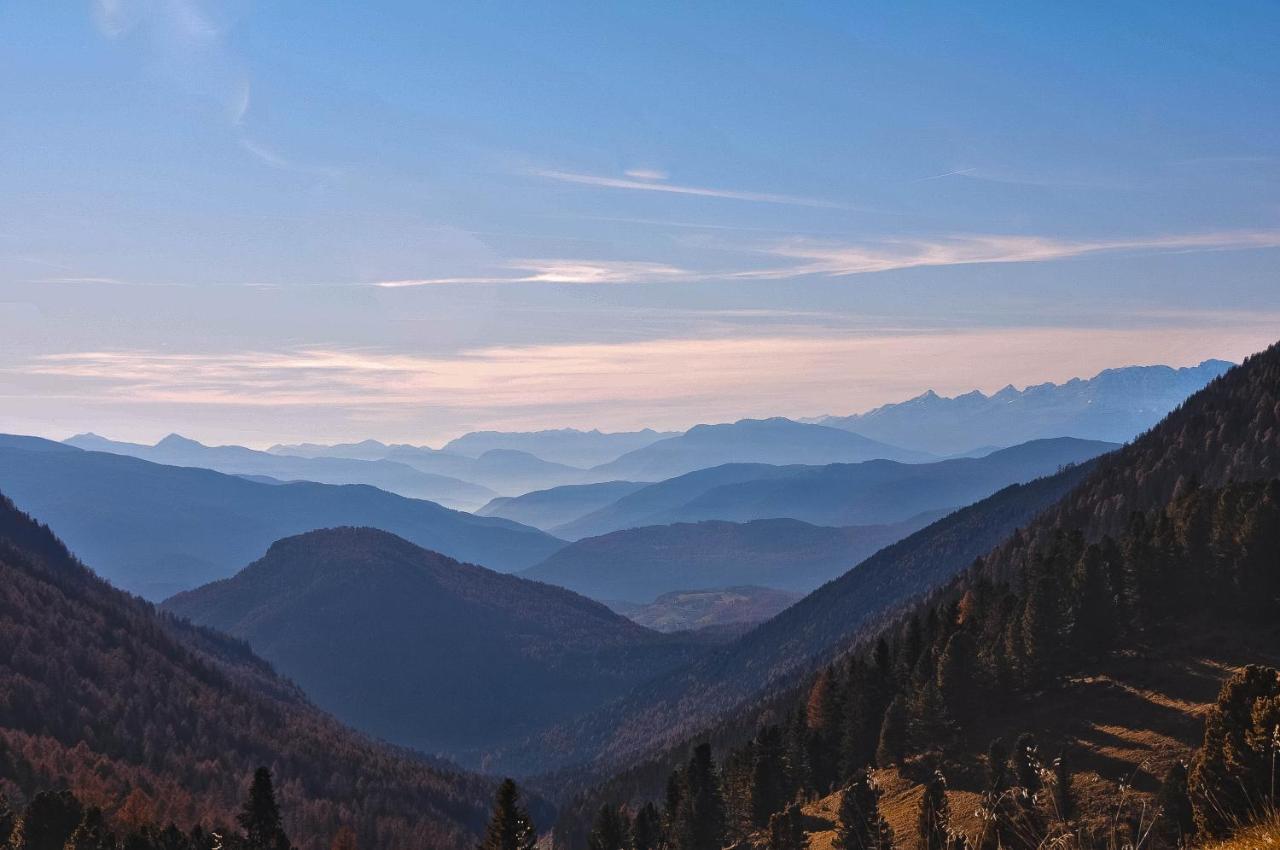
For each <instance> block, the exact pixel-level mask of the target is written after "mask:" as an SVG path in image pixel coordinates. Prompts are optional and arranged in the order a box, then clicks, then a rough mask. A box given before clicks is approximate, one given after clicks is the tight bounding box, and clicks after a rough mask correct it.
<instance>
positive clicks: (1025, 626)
mask: <svg viewBox="0 0 1280 850" xmlns="http://www.w3.org/2000/svg"><path fill="white" fill-rule="evenodd" d="M1029 581H1030V585H1031V586H1030V590H1029V592H1028V594H1027V600H1026V605H1025V606H1024V608H1023V611H1022V652H1023V656H1022V659H1021V661H1022V670H1023V676H1024V678H1025V680H1026V682H1027V683H1028V684H1030V685H1035V684H1039V683H1040V682H1042V681H1043V679H1044V677H1045V676H1046V675H1047V674H1048V673H1049V672H1050V671H1052V670H1053V669H1054V666H1055V662H1056V660H1057V656H1058V650H1059V648H1060V647H1061V646H1062V643H1063V641H1062V633H1061V629H1062V613H1061V612H1062V595H1061V590H1060V588H1059V586H1058V581H1057V576H1056V575H1055V574H1054V565H1053V562H1052V560H1051V559H1050V558H1049V557H1046V558H1042V559H1041V560H1040V562H1039V563H1038V564H1037V567H1036V569H1035V570H1034V572H1033V574H1032V576H1031V578H1030V579H1029Z"/></svg>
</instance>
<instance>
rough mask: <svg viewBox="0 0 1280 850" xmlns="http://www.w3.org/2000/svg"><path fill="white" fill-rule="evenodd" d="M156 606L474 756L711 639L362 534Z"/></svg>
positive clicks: (341, 534) (418, 736)
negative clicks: (670, 631) (652, 626)
mask: <svg viewBox="0 0 1280 850" xmlns="http://www.w3.org/2000/svg"><path fill="white" fill-rule="evenodd" d="M164 607H165V608H166V609H167V610H169V611H171V612H172V613H174V614H177V615H179V616H182V617H187V618H189V619H191V620H192V621H193V622H195V623H199V624H201V625H206V626H212V627H214V628H217V629H220V630H222V631H225V632H227V633H229V634H232V635H234V636H236V637H239V638H243V639H244V640H246V641H247V642H248V643H249V645H250V646H252V647H253V648H254V650H255V651H257V652H259V653H261V654H262V656H263V657H264V658H266V659H268V660H269V661H271V662H272V663H273V664H275V665H276V666H277V667H278V668H279V669H280V670H281V671H282V672H284V673H285V674H287V675H288V676H290V677H291V678H292V679H294V680H296V681H297V682H298V683H299V684H300V685H301V686H302V687H303V689H304V690H306V692H307V693H308V694H309V695H310V696H311V697H312V698H313V699H314V700H315V701H316V702H317V703H318V704H319V705H320V706H321V707H323V708H325V709H327V710H329V711H332V712H333V713H334V714H335V715H336V716H337V717H339V718H340V719H342V720H345V721H347V722H349V723H351V724H353V725H355V726H356V727H358V728H361V729H364V730H366V731H368V732H371V733H373V734H376V735H378V736H380V737H383V738H386V739H388V740H391V741H395V742H396V743H400V744H404V745H408V746H413V747H415V748H417V749H421V750H424V751H426V752H447V753H449V754H451V755H454V756H457V757H461V758H469V759H470V760H472V761H475V759H476V757H477V754H478V753H480V752H483V751H484V750H485V749H487V748H489V747H492V746H497V745H502V744H505V743H509V742H510V741H512V740H515V739H519V738H521V737H523V736H525V735H529V734H531V733H534V732H537V731H539V730H541V729H544V728H546V727H547V726H549V725H551V724H553V723H557V722H562V721H564V720H566V719H568V718H570V717H572V716H574V715H576V714H578V713H580V712H582V711H584V710H590V709H591V708H593V707H596V706H599V705H603V704H604V703H606V702H608V701H609V700H611V699H613V698H616V697H617V696H619V695H620V694H621V693H623V692H625V691H626V690H627V689H629V688H630V687H632V686H634V685H636V684H638V683H640V682H641V681H644V680H645V679H647V678H651V677H653V676H654V675H657V674H658V673H660V672H663V671H665V670H668V669H670V668H672V667H673V666H676V665H679V664H681V663H685V662H687V661H689V660H690V659H691V658H692V657H693V656H694V655H696V654H699V653H700V652H701V651H702V649H703V646H704V643H705V642H704V641H702V640H700V639H697V638H695V637H691V636H666V635H661V634H658V633H656V632H653V631H650V630H648V629H644V628H642V627H640V626H638V625H636V624H635V623H633V622H631V621H630V620H627V619H626V618H624V617H622V616H620V615H618V614H615V613H614V612H612V611H610V610H609V609H608V608H606V607H605V606H604V605H601V604H599V603H597V602H593V601H591V600H589V599H586V598H585V597H582V596H579V595H577V594H576V593H571V592H569V591H567V590H563V589H561V588H558V587H553V586H551V585H547V584H540V583H537V582H531V581H526V580H524V579H521V578H516V577H515V576H510V575H503V574H501V573H495V572H493V571H491V570H486V569H484V568H483V567H477V566H473V565H471V564H462V563H458V562H457V561H454V560H452V559H450V558H446V557H444V556H443V555H439V554H437V553H435V552H429V551H427V550H425V549H421V548H419V547H417V546H414V545H413V544H411V543H409V542H408V541H406V540H403V539H401V538H399V537H396V536H395V535H392V534H388V533H386V532H383V531H377V530H375V529H369V528H339V529H329V530H324V531H314V532H310V533H308V534H303V535H299V536H297V537H291V538H287V539H285V540H281V541H279V542H277V543H275V544H274V545H272V547H271V548H270V549H269V550H268V551H267V553H266V555H264V556H263V557H262V558H261V559H259V560H258V561H255V562H254V563H252V564H250V565H249V566H248V567H246V568H245V569H244V570H242V571H241V572H240V573H238V574H237V575H235V576H234V577H232V578H229V579H225V580H223V581H219V582H215V583H213V584H210V585H207V586H205V587H202V588H198V589H196V590H193V591H188V592H186V593H182V594H179V595H178V596H175V597H173V598H172V599H170V600H168V601H167V602H166V603H165V606H164Z"/></svg>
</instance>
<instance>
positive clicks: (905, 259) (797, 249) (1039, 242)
mask: <svg viewBox="0 0 1280 850" xmlns="http://www.w3.org/2000/svg"><path fill="white" fill-rule="evenodd" d="M725 247H726V248H731V249H735V250H738V251H739V252H741V253H743V254H747V255H751V256H754V257H757V258H768V259H766V260H765V264H764V265H758V266H755V267H751V268H742V267H727V268H719V269H709V270H694V269H687V268H682V267H680V266H675V265H671V264H668V263H661V262H641V261H615V260H577V259H538V260H514V261H512V262H510V263H508V264H507V265H506V266H504V267H503V271H502V272H501V273H495V274H487V275H476V276H450V277H423V278H412V279H405V280H388V281H381V282H378V283H376V284H374V285H375V286H379V287H383V288H388V289H399V288H406V287H415V286H433V285H449V284H500V283H501V284H505V283H573V284H584V285H591V284H638V283H674V282H696V281H707V280H789V279H801V278H809V277H851V276H854V275H862V274H873V273H876V272H887V271H895V270H900V269H912V268H923V267H947V266H963V265H978V264H983V263H1042V262H1053V261H1058V260H1068V259H1073V258H1076V257H1084V256H1090V255H1095V254H1107V253H1124V252H1153V253H1184V252H1198V251H1234V250H1248V249H1256V248H1276V247H1280V230H1245V231H1219V232H1212V233H1186V234H1173V235H1166V236H1151V237H1138V238H1122V239H1093V240H1087V239H1086V240H1069V239H1060V238H1056V237H1051V236H1034V235H1033V236H1027V235H1012V234H962V235H954V236H945V237H937V238H923V237H922V238H907V237H899V238H889V239H880V240H877V241H868V242H860V243H843V242H831V241H818V240H813V239H790V240H786V241H782V242H772V243H768V244H764V245H745V246H744V245H737V246H725ZM769 259H771V260H775V261H776V260H787V261H789V262H787V263H786V264H783V265H777V264H770V263H769V262H768V260H769Z"/></svg>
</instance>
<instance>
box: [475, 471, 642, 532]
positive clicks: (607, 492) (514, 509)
mask: <svg viewBox="0 0 1280 850" xmlns="http://www.w3.org/2000/svg"><path fill="white" fill-rule="evenodd" d="M647 486H649V485H648V484H646V483H644V482H639V481H604V482H601V483H599V484H569V485H566V486H563V487H552V488H550V489H548V490H534V491H533V492H531V493H525V494H524V495H523V496H499V497H498V498H496V499H494V500H493V501H491V502H489V504H487V505H485V506H484V507H482V508H481V509H480V510H478V511H476V513H477V514H478V515H480V516H500V517H504V518H506V519H509V520H513V521H515V522H519V523H523V524H525V525H531V526H533V527H534V528H541V529H542V530H543V531H549V530H551V529H552V528H555V527H556V526H560V525H565V524H566V523H569V522H572V521H573V520H575V519H578V518H579V517H581V516H585V515H587V514H589V513H593V512H595V511H597V510H599V509H601V508H603V507H605V506H606V505H609V504H611V503H613V502H616V501H617V500H618V499H621V498H622V497H623V496H627V495H630V494H631V493H634V492H636V491H637V490H639V489H641V488H643V487H647Z"/></svg>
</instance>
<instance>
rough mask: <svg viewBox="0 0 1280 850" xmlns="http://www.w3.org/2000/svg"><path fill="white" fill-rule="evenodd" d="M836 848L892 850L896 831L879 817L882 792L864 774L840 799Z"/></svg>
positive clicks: (838, 849)
mask: <svg viewBox="0 0 1280 850" xmlns="http://www.w3.org/2000/svg"><path fill="white" fill-rule="evenodd" d="M835 846H836V848H837V850H893V830H892V829H890V828H889V822H888V821H887V820H885V819H884V818H883V817H881V816H880V789H879V788H878V787H876V784H875V780H873V779H872V778H871V776H870V774H868V773H867V771H865V770H863V771H860V772H859V773H858V775H856V776H855V777H854V779H853V782H852V783H850V785H849V787H848V788H846V789H845V790H844V795H843V796H841V798H840V812H839V823H838V824H837V826H836V840H835Z"/></svg>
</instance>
